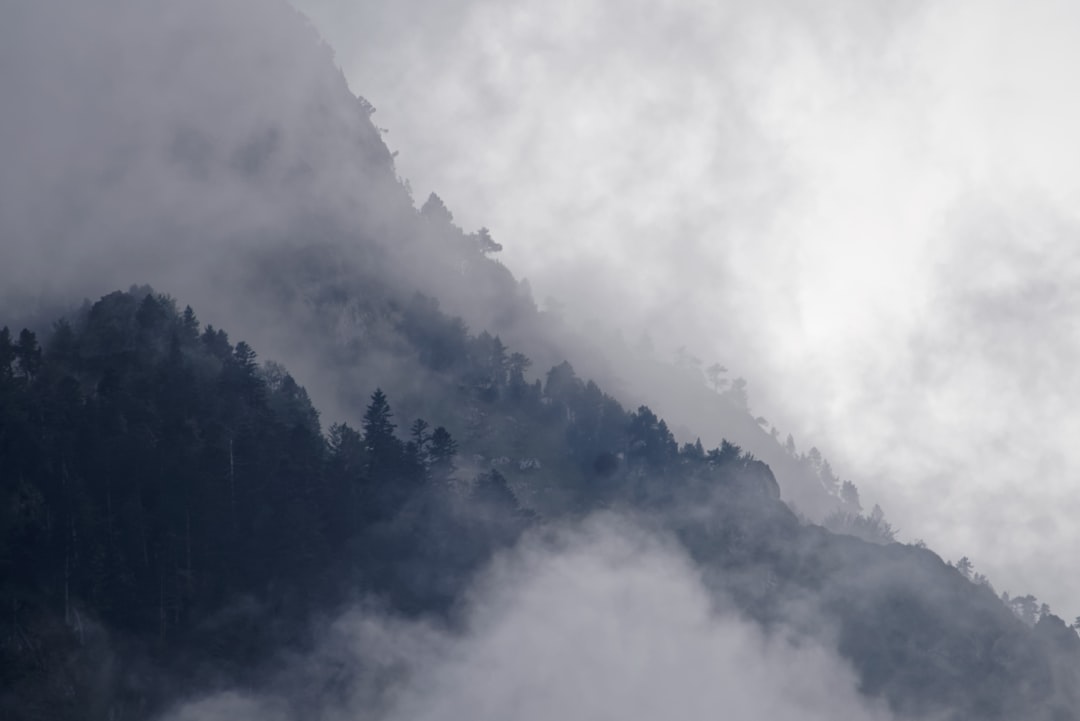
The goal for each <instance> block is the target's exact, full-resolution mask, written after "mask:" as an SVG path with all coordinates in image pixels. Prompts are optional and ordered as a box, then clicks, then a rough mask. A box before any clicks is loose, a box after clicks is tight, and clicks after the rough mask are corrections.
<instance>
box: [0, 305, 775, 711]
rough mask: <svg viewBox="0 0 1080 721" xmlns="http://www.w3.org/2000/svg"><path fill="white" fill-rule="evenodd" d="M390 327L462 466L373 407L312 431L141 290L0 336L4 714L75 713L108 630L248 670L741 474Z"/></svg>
mask: <svg viewBox="0 0 1080 721" xmlns="http://www.w3.org/2000/svg"><path fill="white" fill-rule="evenodd" d="M401 324H402V330H403V331H404V332H405V333H406V334H408V335H409V336H410V337H411V338H412V339H413V341H414V342H415V347H416V348H417V349H418V354H419V355H420V356H421V362H422V363H423V364H424V365H425V366H427V367H428V368H429V369H430V371H431V372H432V373H433V374H435V375H437V376H439V377H441V378H443V380H444V383H443V385H442V387H443V388H444V389H446V392H445V393H444V394H440V397H431V398H428V399H427V401H428V405H429V406H430V407H431V408H442V409H445V411H446V413H447V415H448V416H449V417H450V419H451V420H452V422H453V423H456V424H457V425H458V426H459V427H461V428H462V430H463V432H464V436H465V443H464V445H465V449H464V450H462V449H459V442H458V440H456V439H455V437H454V435H453V434H452V433H451V432H450V431H449V430H448V429H447V428H446V427H444V426H442V425H440V426H436V427H432V425H431V424H429V423H428V422H427V421H426V420H423V419H416V420H415V421H413V422H412V423H411V424H410V425H409V427H408V429H407V430H405V431H402V429H399V428H398V426H397V424H396V422H395V418H394V415H393V412H392V409H391V406H390V402H389V400H388V398H387V396H386V395H385V394H384V393H383V392H382V391H381V390H376V391H375V392H374V393H373V394H372V395H371V397H370V402H369V404H368V406H367V408H366V410H365V412H364V414H363V418H362V422H361V423H360V427H359V428H354V427H352V426H350V425H348V424H345V423H338V424H333V425H331V426H330V427H329V429H328V430H327V432H326V433H325V434H324V433H323V432H322V428H321V425H320V419H319V415H318V413H317V411H316V410H315V409H314V408H313V406H312V404H311V402H310V400H309V398H308V395H307V393H306V391H305V390H304V388H303V387H302V386H301V385H299V384H298V383H297V382H296V380H295V379H293V378H292V376H291V375H289V373H288V372H287V371H286V370H285V369H283V368H282V367H281V366H279V365H277V364H274V363H272V362H271V363H263V364H261V365H260V364H259V363H258V362H257V356H256V354H255V351H254V350H253V349H252V348H251V347H250V346H248V344H247V343H245V342H243V341H239V342H236V343H235V344H234V343H233V342H232V341H231V340H230V339H229V336H228V335H227V334H226V333H225V331H223V330H220V329H216V328H214V327H213V326H206V327H203V326H202V325H201V324H200V323H199V321H198V319H197V318H196V315H195V313H194V312H193V311H192V309H191V308H190V307H188V308H184V309H183V310H182V311H181V310H178V308H177V306H176V304H175V303H174V302H173V301H172V300H171V299H170V298H168V297H165V296H161V295H155V294H154V293H153V292H150V291H149V290H148V289H141V290H138V289H136V290H133V292H128V293H122V292H116V293H113V294H110V295H108V296H105V297H104V298H102V299H101V300H99V301H97V302H96V303H93V304H86V305H85V306H84V307H83V309H82V310H81V311H80V312H79V313H77V314H75V316H74V317H73V318H72V319H70V320H61V321H58V322H57V323H56V324H55V326H54V327H53V329H52V332H51V333H50V334H49V335H48V337H47V339H45V340H44V341H43V342H39V340H38V337H37V335H36V334H35V333H34V332H32V331H30V330H23V331H21V332H20V333H19V334H18V335H17V336H14V335H13V334H12V333H11V332H10V330H9V329H7V328H4V329H3V330H2V331H0V474H2V476H0V478H2V483H0V494H2V495H0V564H2V568H3V573H2V574H0V579H2V580H0V606H2V608H3V609H4V613H3V614H0V638H2V639H3V645H2V647H0V687H3V688H5V689H8V691H7V693H6V694H5V695H4V698H5V701H4V703H6V704H8V707H9V708H12V709H17V710H19V711H20V713H24V712H26V710H27V708H26V704H27V703H28V701H27V699H33V700H36V701H35V702H40V703H41V704H44V706H43V708H45V707H48V708H53V707H54V706H55V705H56V703H57V699H58V698H60V699H66V703H65V704H64V706H65V708H67V709H68V711H69V712H70V713H71V714H74V715H75V716H77V715H78V714H79V713H80V712H79V709H80V708H82V709H83V710H85V704H86V703H87V702H88V701H87V697H86V694H88V693H90V688H91V686H92V684H90V683H89V681H88V676H89V675H91V674H92V668H91V666H90V665H88V663H89V662H88V660H87V659H88V658H90V656H91V654H90V653H89V650H90V647H91V646H93V638H90V639H89V640H88V636H90V637H93V635H94V629H95V628H100V626H104V627H105V628H107V629H109V632H110V634H113V635H115V636H116V637H118V638H123V639H126V640H127V641H125V642H128V641H130V642H131V643H133V644H134V645H135V646H136V647H137V648H138V649H139V650H138V654H137V655H139V654H141V655H142V656H145V657H147V658H149V659H152V660H153V663H155V664H161V665H168V664H170V663H174V662H177V661H176V660H177V659H179V658H182V657H184V655H185V654H195V655H199V654H209V655H210V656H211V660H213V662H214V663H217V664H222V665H224V666H225V667H230V666H231V667H234V668H236V669H240V671H239V672H242V669H243V668H244V667H245V666H246V665H247V664H250V663H252V662H254V661H255V660H257V659H259V658H261V657H262V656H263V655H264V654H266V653H268V651H269V650H270V649H273V648H276V647H278V646H280V645H281V644H282V643H283V642H284V643H289V642H295V641H296V639H297V634H298V633H299V631H298V630H297V629H298V628H300V627H301V626H302V621H303V619H305V618H306V617H308V616H309V615H310V614H311V613H312V611H314V610H317V609H318V608H327V607H328V606H329V605H332V604H333V603H334V602H335V601H340V600H343V599H345V598H347V597H348V596H349V594H354V593H366V594H373V595H376V596H381V597H384V598H385V599H387V602H388V604H390V605H391V606H392V607H393V608H395V609H397V610H398V611H401V612H405V613H416V612H429V611H436V612H438V611H441V610H443V609H446V608H448V607H450V605H452V604H453V603H454V601H455V600H456V599H457V598H458V596H459V594H460V592H461V590H462V588H463V586H464V584H465V583H467V581H468V578H469V576H470V574H471V573H472V571H473V570H475V569H476V568H477V567H479V566H480V565H481V564H482V563H483V562H484V561H485V560H486V559H487V558H488V557H489V556H490V554H491V553H492V552H493V551H494V550H495V549H497V548H499V547H502V546H505V545H507V544H509V543H512V542H513V541H514V540H515V539H516V538H517V537H518V536H519V535H520V533H521V532H522V531H523V530H524V529H525V528H527V527H528V526H529V525H530V524H533V523H535V522H536V521H537V519H538V518H539V515H540V514H560V515H561V514H579V513H587V512H589V511H590V510H592V509H594V508H597V507H600V506H606V505H612V504H618V503H635V504H642V503H646V504H650V505H656V504H663V503H665V502H669V501H671V500H672V499H673V498H674V497H675V494H676V493H677V488H678V484H677V483H676V482H675V481H676V479H678V478H685V477H689V476H691V475H699V476H706V475H708V476H712V477H715V478H719V477H721V476H723V475H724V473H728V475H730V470H731V469H733V468H736V467H744V466H747V465H748V464H752V463H754V462H753V461H752V459H750V458H748V457H745V456H744V455H743V454H741V453H740V451H739V449H738V448H737V447H735V446H732V445H731V444H727V443H725V444H724V445H723V447H721V448H718V449H713V450H711V451H706V450H705V449H704V448H702V447H701V444H700V442H699V443H697V444H688V445H685V446H684V447H683V448H681V449H680V448H678V446H677V444H676V442H675V440H674V437H673V436H672V434H671V432H670V430H669V429H668V428H667V425H666V424H665V423H664V421H663V420H662V419H659V418H657V417H656V416H655V414H653V413H652V412H651V411H650V410H649V409H648V408H645V407H642V408H639V409H638V410H637V411H636V412H634V413H627V412H626V411H624V410H623V409H622V407H621V406H620V405H619V404H618V403H617V402H615V401H614V399H612V398H611V397H610V396H607V395H605V394H604V393H602V392H601V391H600V389H599V388H598V387H597V386H596V385H595V384H594V383H591V382H588V383H586V382H583V381H581V380H580V379H579V378H577V376H576V375H575V374H574V372H573V369H572V368H571V367H570V365H569V364H567V363H563V364H561V365H559V366H556V367H555V368H553V369H551V370H550V371H549V372H548V373H547V375H546V382H544V383H541V382H540V381H539V380H535V381H532V382H530V381H528V380H527V379H526V375H525V374H526V372H527V370H528V368H529V366H530V361H529V359H528V358H526V357H524V356H523V355H521V354H519V353H512V352H510V351H509V350H508V349H507V348H505V347H504V346H503V344H502V343H501V341H500V340H499V339H498V338H497V337H492V336H490V335H488V334H485V333H481V334H480V335H478V336H470V335H469V334H468V331H467V329H466V328H465V327H464V324H462V323H461V322H460V321H459V320H457V319H453V318H449V317H447V316H445V315H443V314H442V313H441V312H440V311H439V310H438V308H437V306H436V305H435V304H434V303H433V302H432V301H429V300H427V299H425V298H423V297H420V296H418V297H417V298H415V299H414V301H413V303H412V304H411V305H410V307H409V308H408V309H407V311H406V312H405V313H404V314H403V315H402V317H401ZM491 417H495V418H501V419H502V421H501V422H499V423H493V422H489V421H485V420H484V419H485V418H487V419H490V418H491ZM477 419H479V420H477ZM509 455H513V456H514V460H513V461H511V460H510V458H509ZM463 461H464V462H463ZM759 465H761V466H762V467H764V466H763V464H759ZM459 466H462V467H460V468H459ZM464 466H468V467H467V468H465V467H464ZM541 467H544V468H548V469H553V470H555V469H558V470H562V471H564V474H563V475H561V476H560V479H561V480H560V481H559V483H558V485H557V487H553V486H552V485H551V483H550V480H548V481H545V482H540V483H537V485H538V486H540V488H539V489H529V488H528V484H529V482H530V481H532V480H539V479H540V478H544V479H550V478H551V477H552V476H553V475H554V474H551V473H544V474H539V473H537V472H536V471H537V470H538V469H539V468H541ZM725 468H727V469H728V470H727V471H723V470H722V469H725ZM508 476H511V477H513V478H514V479H515V484H514V485H515V487H514V488H512V487H511V483H510V482H509V481H508V479H507V477H508ZM773 483H774V482H773ZM765 485H766V486H767V485H768V484H767V483H766V484H765ZM765 492H766V493H769V494H773V493H775V491H774V490H773V489H770V488H766V489H765ZM519 497H527V498H528V499H529V502H527V503H522V502H521V500H519ZM240 599H247V600H248V601H245V603H246V604H247V605H245V603H240V604H239V605H238V601H239V600H240ZM237 608H241V609H246V610H243V611H237V610H236V609H237ZM237 613H239V617H237V616H236V614H237ZM223 618H228V619H230V620H229V622H228V623H224V622H223V621H222V619H223ZM270 619H272V622H271V621H270ZM99 624H100V626H99ZM301 635H302V634H301ZM185 649H186V650H185ZM128 682H129V681H122V680H116V683H128ZM125 694H126V695H129V696H131V697H132V698H140V699H143V701H142V702H143V703H148V701H146V693H145V690H143V691H139V690H136V689H131V688H128V689H126V690H124V689H120V690H115V689H114V693H113V694H112V695H110V696H109V698H110V699H112V700H111V701H110V703H115V700H116V698H117V697H121V698H123V697H125ZM11 704H15V705H14V706H12V705H11ZM50 704H52V706H50ZM0 708H3V706H0ZM53 710H54V711H55V708H54V709H53ZM17 715H18V714H17ZM91 715H93V714H91ZM9 717H10V716H9ZM59 717H63V715H62V714H61V715H60V716H59Z"/></svg>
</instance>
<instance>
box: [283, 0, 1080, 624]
mask: <svg viewBox="0 0 1080 721" xmlns="http://www.w3.org/2000/svg"><path fill="white" fill-rule="evenodd" d="M296 4H297V5H298V6H299V7H301V8H302V9H303V10H304V11H305V12H307V13H309V14H310V15H311V16H312V17H313V19H314V20H315V23H316V25H317V26H318V27H319V29H320V30H321V31H322V32H323V33H324V34H325V35H326V37H327V38H328V40H329V42H330V43H331V45H332V46H333V47H334V49H335V50H336V52H337V56H338V61H339V63H340V64H341V65H342V67H343V69H344V70H345V73H346V76H347V77H348V79H349V81H350V83H351V85H352V87H353V89H354V90H355V91H356V92H358V93H360V94H362V95H364V96H365V97H367V98H368V99H369V100H371V101H372V102H373V103H374V104H375V106H376V107H377V108H378V109H379V111H378V114H377V116H376V118H377V121H378V122H379V124H380V125H382V126H384V127H387V128H388V129H389V133H388V135H387V136H386V139H387V142H388V143H389V144H390V145H391V147H392V148H394V149H397V150H399V151H400V155H399V156H398V158H397V165H398V171H399V173H400V174H401V175H402V176H404V177H406V178H408V179H409V180H410V181H411V183H412V185H413V187H414V189H415V191H416V194H417V196H418V197H419V198H421V199H422V197H424V196H426V194H427V193H428V192H429V191H430V190H435V191H436V192H438V193H439V194H440V195H441V196H442V197H443V198H444V199H445V200H446V201H447V203H448V205H449V206H450V208H451V210H453V212H454V214H455V217H456V218H457V220H458V221H459V222H460V223H461V224H462V225H463V226H464V227H465V228H466V229H473V228H475V227H478V226H480V225H486V226H488V227H490V228H491V229H492V231H493V234H494V236H495V237H496V239H497V240H499V241H501V242H503V243H504V245H505V246H506V250H505V251H504V254H503V255H504V260H505V261H506V262H507V264H508V265H509V266H510V267H511V268H512V269H513V270H514V271H515V272H516V273H517V274H518V275H519V276H521V275H524V276H527V277H528V278H529V279H530V281H531V282H532V285H533V288H534V291H535V292H536V295H537V297H538V298H539V299H541V300H542V299H543V298H544V297H545V296H547V295H549V294H550V295H554V296H557V297H559V298H561V299H563V300H565V301H568V302H569V303H570V304H571V305H572V306H574V307H577V308H582V309H593V311H592V312H594V313H595V314H596V315H598V316H599V315H603V316H606V317H608V318H610V319H612V321H613V322H616V323H618V324H620V325H621V326H622V327H623V328H624V329H625V331H626V333H627V336H628V337H633V335H634V334H635V333H639V332H641V331H642V330H644V329H648V330H649V332H650V334H651V336H652V338H653V341H654V343H655V345H656V347H657V348H658V352H664V353H667V352H673V351H674V350H675V349H676V348H677V347H679V346H681V345H687V346H688V347H689V348H690V349H691V350H692V352H694V353H696V354H697V355H698V356H700V357H702V358H704V359H706V361H707V362H708V361H711V360H713V359H717V360H720V361H722V362H724V363H725V364H726V365H728V366H729V367H730V368H731V369H732V370H733V372H734V373H736V374H741V375H744V376H746V377H747V378H748V379H749V380H750V383H751V386H750V388H751V397H752V401H753V403H754V406H755V410H756V411H758V412H761V413H762V414H764V415H765V416H766V417H767V418H769V419H770V421H772V422H773V423H775V424H776V425H777V426H778V427H779V428H780V430H781V432H782V433H784V434H786V433H787V432H789V431H790V432H792V433H794V435H795V437H796V440H797V441H798V442H799V444H800V446H802V447H804V448H805V447H806V446H808V445H810V444H816V445H818V446H819V447H821V448H822V450H823V451H824V452H825V454H826V456H828V457H829V458H830V459H831V460H832V461H833V465H834V467H835V468H836V469H837V470H838V472H839V473H840V475H841V476H842V477H845V478H847V477H851V478H853V479H854V480H856V482H857V483H859V485H860V486H861V488H862V490H863V495H864V498H868V499H869V500H871V501H880V502H881V503H882V504H883V505H884V506H885V507H886V509H887V511H888V513H889V515H890V518H891V519H892V520H893V521H894V522H895V524H896V525H897V526H899V527H900V528H901V530H902V534H903V536H904V537H905V538H908V539H914V538H923V539H925V540H926V541H927V542H929V543H930V544H931V545H932V546H933V547H934V548H935V549H937V550H939V551H940V552H941V553H942V554H943V555H944V556H946V557H950V558H953V559H955V558H958V557H959V556H960V555H963V554H966V555H969V556H970V557H972V558H973V559H974V561H975V563H976V566H977V568H978V569H979V570H982V571H983V572H986V573H988V574H989V575H990V577H991V579H992V580H993V581H994V582H995V584H996V585H997V586H998V588H999V590H1000V589H1003V588H1004V589H1008V590H1010V591H1013V592H1031V593H1034V594H1035V595H1037V596H1039V597H1040V598H1041V599H1043V600H1046V601H1048V602H1050V603H1051V605H1052V606H1053V607H1054V608H1055V610H1057V611H1058V612H1059V613H1062V614H1075V613H1076V612H1078V611H1080V580H1076V576H1075V574H1074V573H1073V572H1072V570H1073V568H1074V562H1073V559H1074V558H1075V556H1076V555H1077V554H1078V552H1080V525H1078V524H1076V523H1075V522H1074V521H1075V519H1076V517H1077V513H1078V512H1080V502H1078V500H1077V494H1076V492H1075V491H1076V486H1077V477H1078V474H1080V444H1078V443H1077V442H1076V441H1075V439H1076V438H1078V437H1080V413H1078V412H1077V411H1076V410H1075V408H1074V407H1073V403H1072V402H1071V399H1073V398H1076V397H1078V394H1080V375H1078V373H1077V371H1076V363H1077V360H1078V358H1080V346H1078V343H1080V336H1078V330H1080V329H1078V327H1077V323H1078V321H1077V303H1078V302H1080V295H1078V294H1080V290H1077V289H1078V288H1080V284H1078V283H1077V280H1078V277H1077V276H1078V274H1080V245H1078V242H1080V235H1078V225H1077V223H1078V218H1077V212H1076V210H1075V208H1077V207H1080V204H1078V203H1077V202H1076V201H1077V199H1078V196H1080V171H1078V170H1077V169H1076V166H1075V163H1073V162H1071V159H1073V158H1075V157H1078V152H1077V151H1078V150H1080V148H1078V147H1077V146H1078V144H1080V139H1078V137H1077V136H1076V134H1075V132H1074V129H1075V128H1076V127H1077V126H1078V121H1080V97H1078V96H1076V94H1075V93H1073V92H1072V91H1071V89H1070V87H1071V80H1070V69H1071V68H1075V67H1077V65H1078V62H1080V57H1078V56H1080V48H1078V47H1077V46H1076V44H1075V43H1074V42H1073V41H1072V39H1073V37H1074V36H1075V29H1076V27H1077V23H1078V21H1080V11H1078V10H1077V9H1076V7H1075V5H1074V4H1071V3H1067V2H1053V1H1051V0H1041V1H1039V2H1033V3H1025V4H1024V5H1023V7H1022V8H1021V7H1020V6H1018V5H1016V4H1011V3H1004V2H990V3H987V2H973V1H970V0H946V1H944V2H935V3H931V4H923V3H918V2H902V3H897V2H885V1H874V2H855V1H853V0H852V1H847V0H836V1H834V2H829V3H817V4H813V5H807V4H805V3H800V2H794V1H788V0H773V1H772V2H766V3H761V2H740V1H738V0H734V1H732V0H729V1H727V2H719V3H717V2H708V3H705V2H693V1H690V0H686V1H683V2H676V1H674V0H669V1H666V2H659V3H657V2H650V3H639V2H629V3H628V2H618V3H616V2H613V1H612V0H553V1H552V2H547V3H542V4H541V3H525V2H520V1H516V2H483V1H481V0H477V1H475V2H464V1H461V2H452V3H427V2H417V1H413V2H397V3H390V2H365V3H344V2H338V1H337V0H297V3H296ZM583 312H584V311H583Z"/></svg>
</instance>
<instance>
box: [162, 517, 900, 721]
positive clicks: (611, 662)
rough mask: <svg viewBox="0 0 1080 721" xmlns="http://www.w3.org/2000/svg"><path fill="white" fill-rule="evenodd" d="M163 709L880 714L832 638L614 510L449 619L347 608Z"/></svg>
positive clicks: (280, 714) (445, 715) (188, 718)
mask: <svg viewBox="0 0 1080 721" xmlns="http://www.w3.org/2000/svg"><path fill="white" fill-rule="evenodd" d="M270 687H271V688H274V689H276V690H274V691H267V692H263V693H259V694H250V695H243V694H240V693H236V692H228V693H223V694H220V695H217V696H213V697H210V698H205V699H201V700H199V701H196V702H193V703H189V704H187V705H185V706H183V707H181V708H179V709H177V710H175V711H174V712H172V713H171V714H169V715H168V716H167V717H166V718H167V721H216V720H217V719H230V720H243V721H248V720H249V719H250V720H251V721H254V720H255V719H273V720H275V721H276V720H277V719H281V720H283V721H284V720H285V719H294V718H296V719H299V718H305V719H309V718H325V719H331V720H333V721H338V720H339V719H340V720H341V721H344V719H354V720H355V719H360V720H367V719H372V720H374V719H379V720H380V721H404V720H405V719H409V720H410V721H428V720H434V719H473V720H475V721H488V720H491V721H495V720H496V719H498V720H500V721H503V720H505V719H516V720H518V721H533V720H536V721H539V720H541V719H545V720H546V719H553V718H557V719H568V720H575V721H576V720H578V719H581V720H585V719H621V720H624V721H633V720H634V719H643V720H644V719H656V718H680V719H696V718H715V717H716V716H717V715H718V714H722V715H723V716H725V717H729V718H739V719H748V720H750V719H770V720H773V721H774V720H781V721H783V720H785V719H791V720H792V721H794V720H795V719H799V720H800V721H806V720H807V719H810V720H813V719H821V720H823V721H824V720H826V719H828V720H830V721H831V720H832V719H838V718H842V719H846V720H851V721H862V720H864V719H865V720H867V721H870V720H875V719H885V718H887V717H888V716H887V714H885V713H884V712H883V711H881V710H880V709H875V708H874V707H872V706H871V705H870V704H869V703H868V702H867V701H866V700H865V699H863V698H861V697H860V696H859V694H858V693H857V691H856V679H855V676H854V674H853V672H852V670H851V669H850V668H849V667H848V666H847V665H846V664H845V663H844V662H843V661H841V660H840V659H839V658H838V657H837V656H836V655H835V654H834V653H832V652H831V651H830V650H828V649H826V648H824V647H822V646H819V645H815V644H813V643H810V642H800V643H796V642H794V641H793V640H792V639H790V638H788V637H785V635H784V634H783V633H780V632H774V633H771V634H765V633H764V632H762V631H761V630H760V629H759V628H758V627H756V626H755V625H753V624H751V623H750V622H748V621H745V620H743V619H741V618H740V617H739V616H738V615H737V614H736V613H735V612H734V611H732V610H730V609H728V608H726V607H725V606H724V604H723V602H722V601H721V602H719V603H718V602H717V600H716V599H715V598H714V597H712V596H711V595H710V593H709V591H708V590H707V589H706V586H705V584H704V583H703V581H702V578H701V576H700V574H699V572H698V570H697V569H696V568H695V567H694V565H693V564H692V562H691V561H690V560H689V559H688V558H687V556H686V555H685V554H684V553H683V552H682V551H681V550H680V549H679V548H678V547H676V546H675V545H674V544H673V543H672V542H669V541H668V540H667V539H665V538H664V537H663V536H659V535H656V534H653V533H651V532H646V531H644V530H642V529H641V528H640V527H637V526H635V525H633V524H630V523H628V522H626V521H624V520H620V519H618V518H615V517H610V516H605V517H601V518H595V519H592V520H591V521H588V522H586V523H585V524H584V525H583V526H580V527H577V528H574V529H570V530H562V531H558V532H550V531H549V532H548V533H547V534H545V535H536V536H533V537H531V538H529V539H527V540H526V541H524V542H523V543H522V544H521V545H520V546H519V547H518V548H517V549H515V550H514V551H512V552H509V553H507V554H505V555H503V556H501V557H500V558H498V559H497V560H496V561H495V562H494V563H493V565H492V567H491V569H490V570H489V571H488V572H487V573H486V574H485V575H484V576H483V578H482V579H481V580H480V581H479V582H478V583H477V584H476V586H475V588H474V590H473V592H472V593H471V595H470V597H469V600H468V602H467V605H466V607H465V609H464V610H463V613H462V616H461V621H460V624H458V627H457V628H456V629H453V630H451V629H448V628H446V627H444V626H442V625H435V624H432V623H428V622H425V621H417V620H402V619H400V618H395V617H392V616H388V615H385V614H381V613H378V612H375V611H371V610H363V609H357V610H353V611H351V612H349V613H347V614H345V615H344V616H342V617H341V618H340V619H339V620H337V621H336V622H335V623H334V624H333V625H332V626H331V627H330V629H329V630H328V632H327V633H326V634H325V640H324V642H323V644H322V645H321V646H320V648H319V650H318V651H317V652H315V653H314V654H312V655H311V656H308V657H306V658H304V659H300V660H293V661H292V662H290V663H288V664H286V670H285V672H283V673H282V674H281V675H280V677H279V678H278V679H277V680H276V681H275V682H274V683H273V684H271V686H270Z"/></svg>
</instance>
